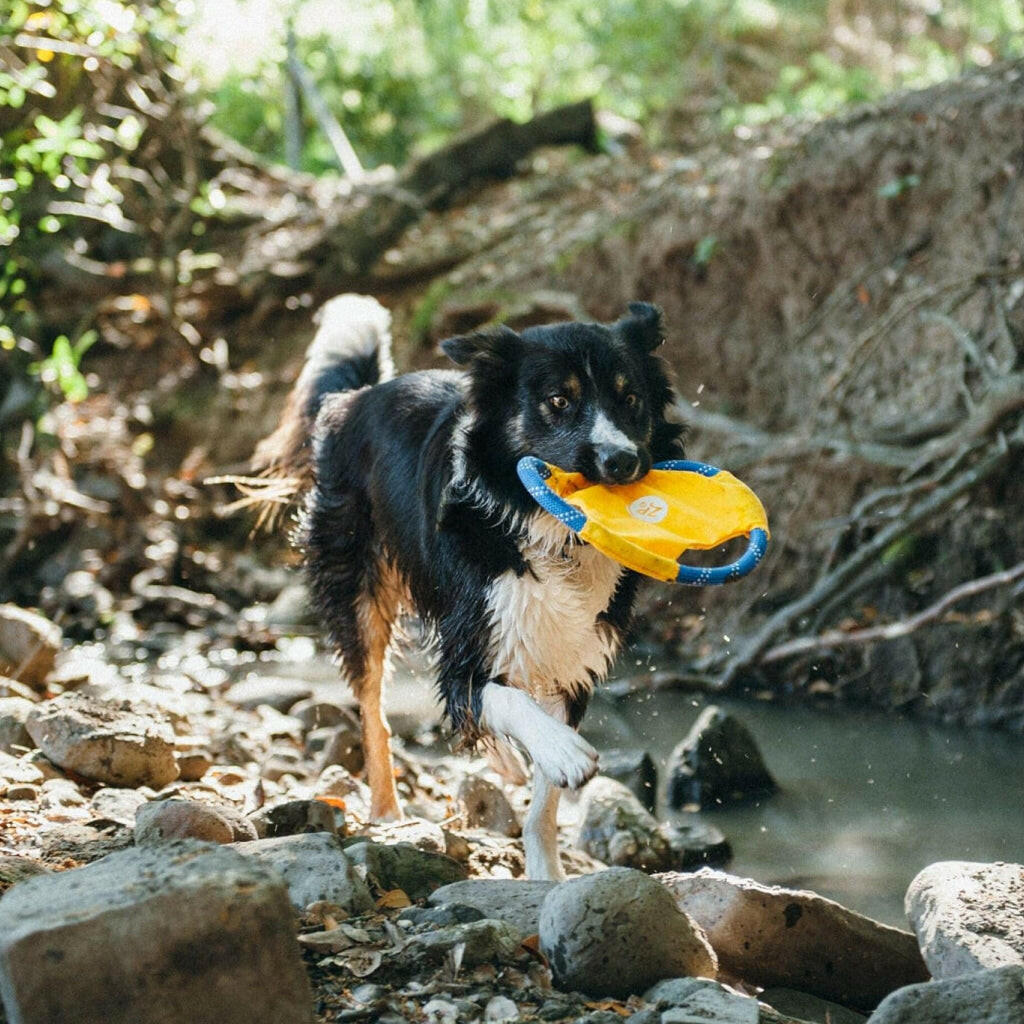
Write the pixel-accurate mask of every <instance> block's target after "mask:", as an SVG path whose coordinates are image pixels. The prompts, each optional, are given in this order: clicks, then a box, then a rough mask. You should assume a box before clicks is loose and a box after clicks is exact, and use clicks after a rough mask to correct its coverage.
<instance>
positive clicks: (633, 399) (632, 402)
mask: <svg viewBox="0 0 1024 1024" xmlns="http://www.w3.org/2000/svg"><path fill="white" fill-rule="evenodd" d="M639 404H640V399H639V398H638V397H637V396H636V395H634V394H633V393H632V392H630V393H629V394H628V395H626V405H628V406H629V407H630V409H635V408H636V407H637V406H638V405H639Z"/></svg>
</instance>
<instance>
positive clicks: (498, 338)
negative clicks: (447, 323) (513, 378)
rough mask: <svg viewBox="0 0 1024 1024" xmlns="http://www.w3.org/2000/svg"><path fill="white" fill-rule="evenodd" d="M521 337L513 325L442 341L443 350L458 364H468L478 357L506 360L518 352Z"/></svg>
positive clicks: (490, 359) (496, 360)
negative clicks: (513, 328)
mask: <svg viewBox="0 0 1024 1024" xmlns="http://www.w3.org/2000/svg"><path fill="white" fill-rule="evenodd" d="M520 343H521V339H520V337H519V335H518V334H516V332H515V331H513V330H512V328H511V327H505V326H504V325H500V326H498V327H486V328H484V329H483V330H482V331H474V332H473V333H472V334H460V335H458V336H457V337H455V338H448V339H447V340H446V341H442V342H441V351H442V352H443V353H444V354H445V355H446V356H447V357H448V358H449V359H450V360H451V361H452V362H453V363H455V365H456V366H468V365H469V364H470V363H472V362H473V361H474V360H476V359H478V358H484V359H487V360H489V361H492V362H506V361H508V360H510V359H512V358H513V357H514V356H515V355H517V354H518V352H519V348H520Z"/></svg>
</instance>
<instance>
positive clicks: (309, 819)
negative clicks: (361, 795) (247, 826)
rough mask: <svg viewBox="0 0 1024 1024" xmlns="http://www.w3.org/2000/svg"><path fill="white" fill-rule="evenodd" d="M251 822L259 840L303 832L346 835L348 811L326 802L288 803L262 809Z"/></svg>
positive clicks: (288, 801)
mask: <svg viewBox="0 0 1024 1024" xmlns="http://www.w3.org/2000/svg"><path fill="white" fill-rule="evenodd" d="M251 820H252V824H253V826H254V827H255V829H256V835H258V836H259V837H260V839H276V838H277V837H278V836H297V835H301V834H302V833H303V832H331V833H333V834H334V835H339V836H343V835H344V834H345V812H344V811H343V810H342V809H341V808H340V807H335V806H334V805H333V804H329V803H327V802H326V801H324V800H286V801H285V802H284V803H279V804H273V805H272V806H270V807H263V808H261V809H260V810H259V811H257V812H256V813H255V814H254V815H253V816H252V819H251Z"/></svg>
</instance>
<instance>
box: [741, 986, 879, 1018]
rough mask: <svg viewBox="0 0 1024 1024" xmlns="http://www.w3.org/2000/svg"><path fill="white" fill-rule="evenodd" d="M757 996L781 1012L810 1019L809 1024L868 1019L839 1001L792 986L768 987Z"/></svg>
mask: <svg viewBox="0 0 1024 1024" xmlns="http://www.w3.org/2000/svg"><path fill="white" fill-rule="evenodd" d="M757 998H758V999H760V1000H761V1002H762V1003H767V1004H768V1005H769V1006H771V1007H773V1008H774V1009H776V1010H778V1011H779V1012H780V1013H785V1014H787V1015H788V1016H790V1017H796V1018H798V1019H799V1020H804V1021H808V1022H809V1024H864V1021H866V1020H867V1017H865V1016H864V1015H863V1014H860V1013H856V1012H854V1011H853V1010H848V1009H847V1008H846V1007H845V1006H840V1005H839V1004H838V1003H832V1002H829V1001H828V1000H827V999H819V998H818V997H817V996H812V995H810V994H809V993H807V992H797V991H796V990H795V989H791V988H768V989H765V990H764V991H763V992H762V993H761V994H760V995H759V996H758V997H757Z"/></svg>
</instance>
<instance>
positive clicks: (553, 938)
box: [540, 868, 717, 998]
mask: <svg viewBox="0 0 1024 1024" xmlns="http://www.w3.org/2000/svg"><path fill="white" fill-rule="evenodd" d="M540 949H541V952H542V953H543V954H544V955H545V956H546V957H547V958H548V960H549V962H550V963H551V969H552V971H553V973H554V977H555V981H556V984H558V985H559V987H561V988H567V989H573V990H579V991H581V992H585V993H587V994H588V995H592V996H612V997H615V998H622V997H625V996H629V995H632V994H634V993H639V992H643V991H644V990H646V989H648V988H650V986H651V985H653V984H654V983H655V982H657V981H659V980H661V979H662V978H674V977H680V976H690V975H702V976H706V977H714V976H715V974H716V972H717V962H716V959H715V954H714V952H713V951H712V949H711V946H710V945H709V944H708V942H707V939H706V938H705V937H704V934H703V932H702V931H701V929H700V928H699V927H698V926H697V925H696V924H695V923H694V922H693V920H692V919H691V918H690V917H688V916H687V915H686V914H685V913H683V912H682V911H681V910H680V909H679V908H678V907H677V906H676V903H675V901H674V900H673V899H672V895H671V893H669V891H668V890H667V889H666V888H665V887H664V886H663V885H661V884H659V883H658V882H656V881H655V880H654V879H652V878H650V877H649V876H648V875H645V874H643V873H642V872H640V871H635V870H633V869H631V868H609V869H608V870H606V871H599V872H597V873H596V874H592V875H584V876H582V877H581V878H574V879H571V880H570V881H568V882H562V883H561V884H559V885H557V886H555V888H553V889H552V890H551V892H550V893H548V895H547V897H546V898H545V900H544V904H543V906H542V908H541V914H540ZM612 965H614V966H612Z"/></svg>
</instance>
